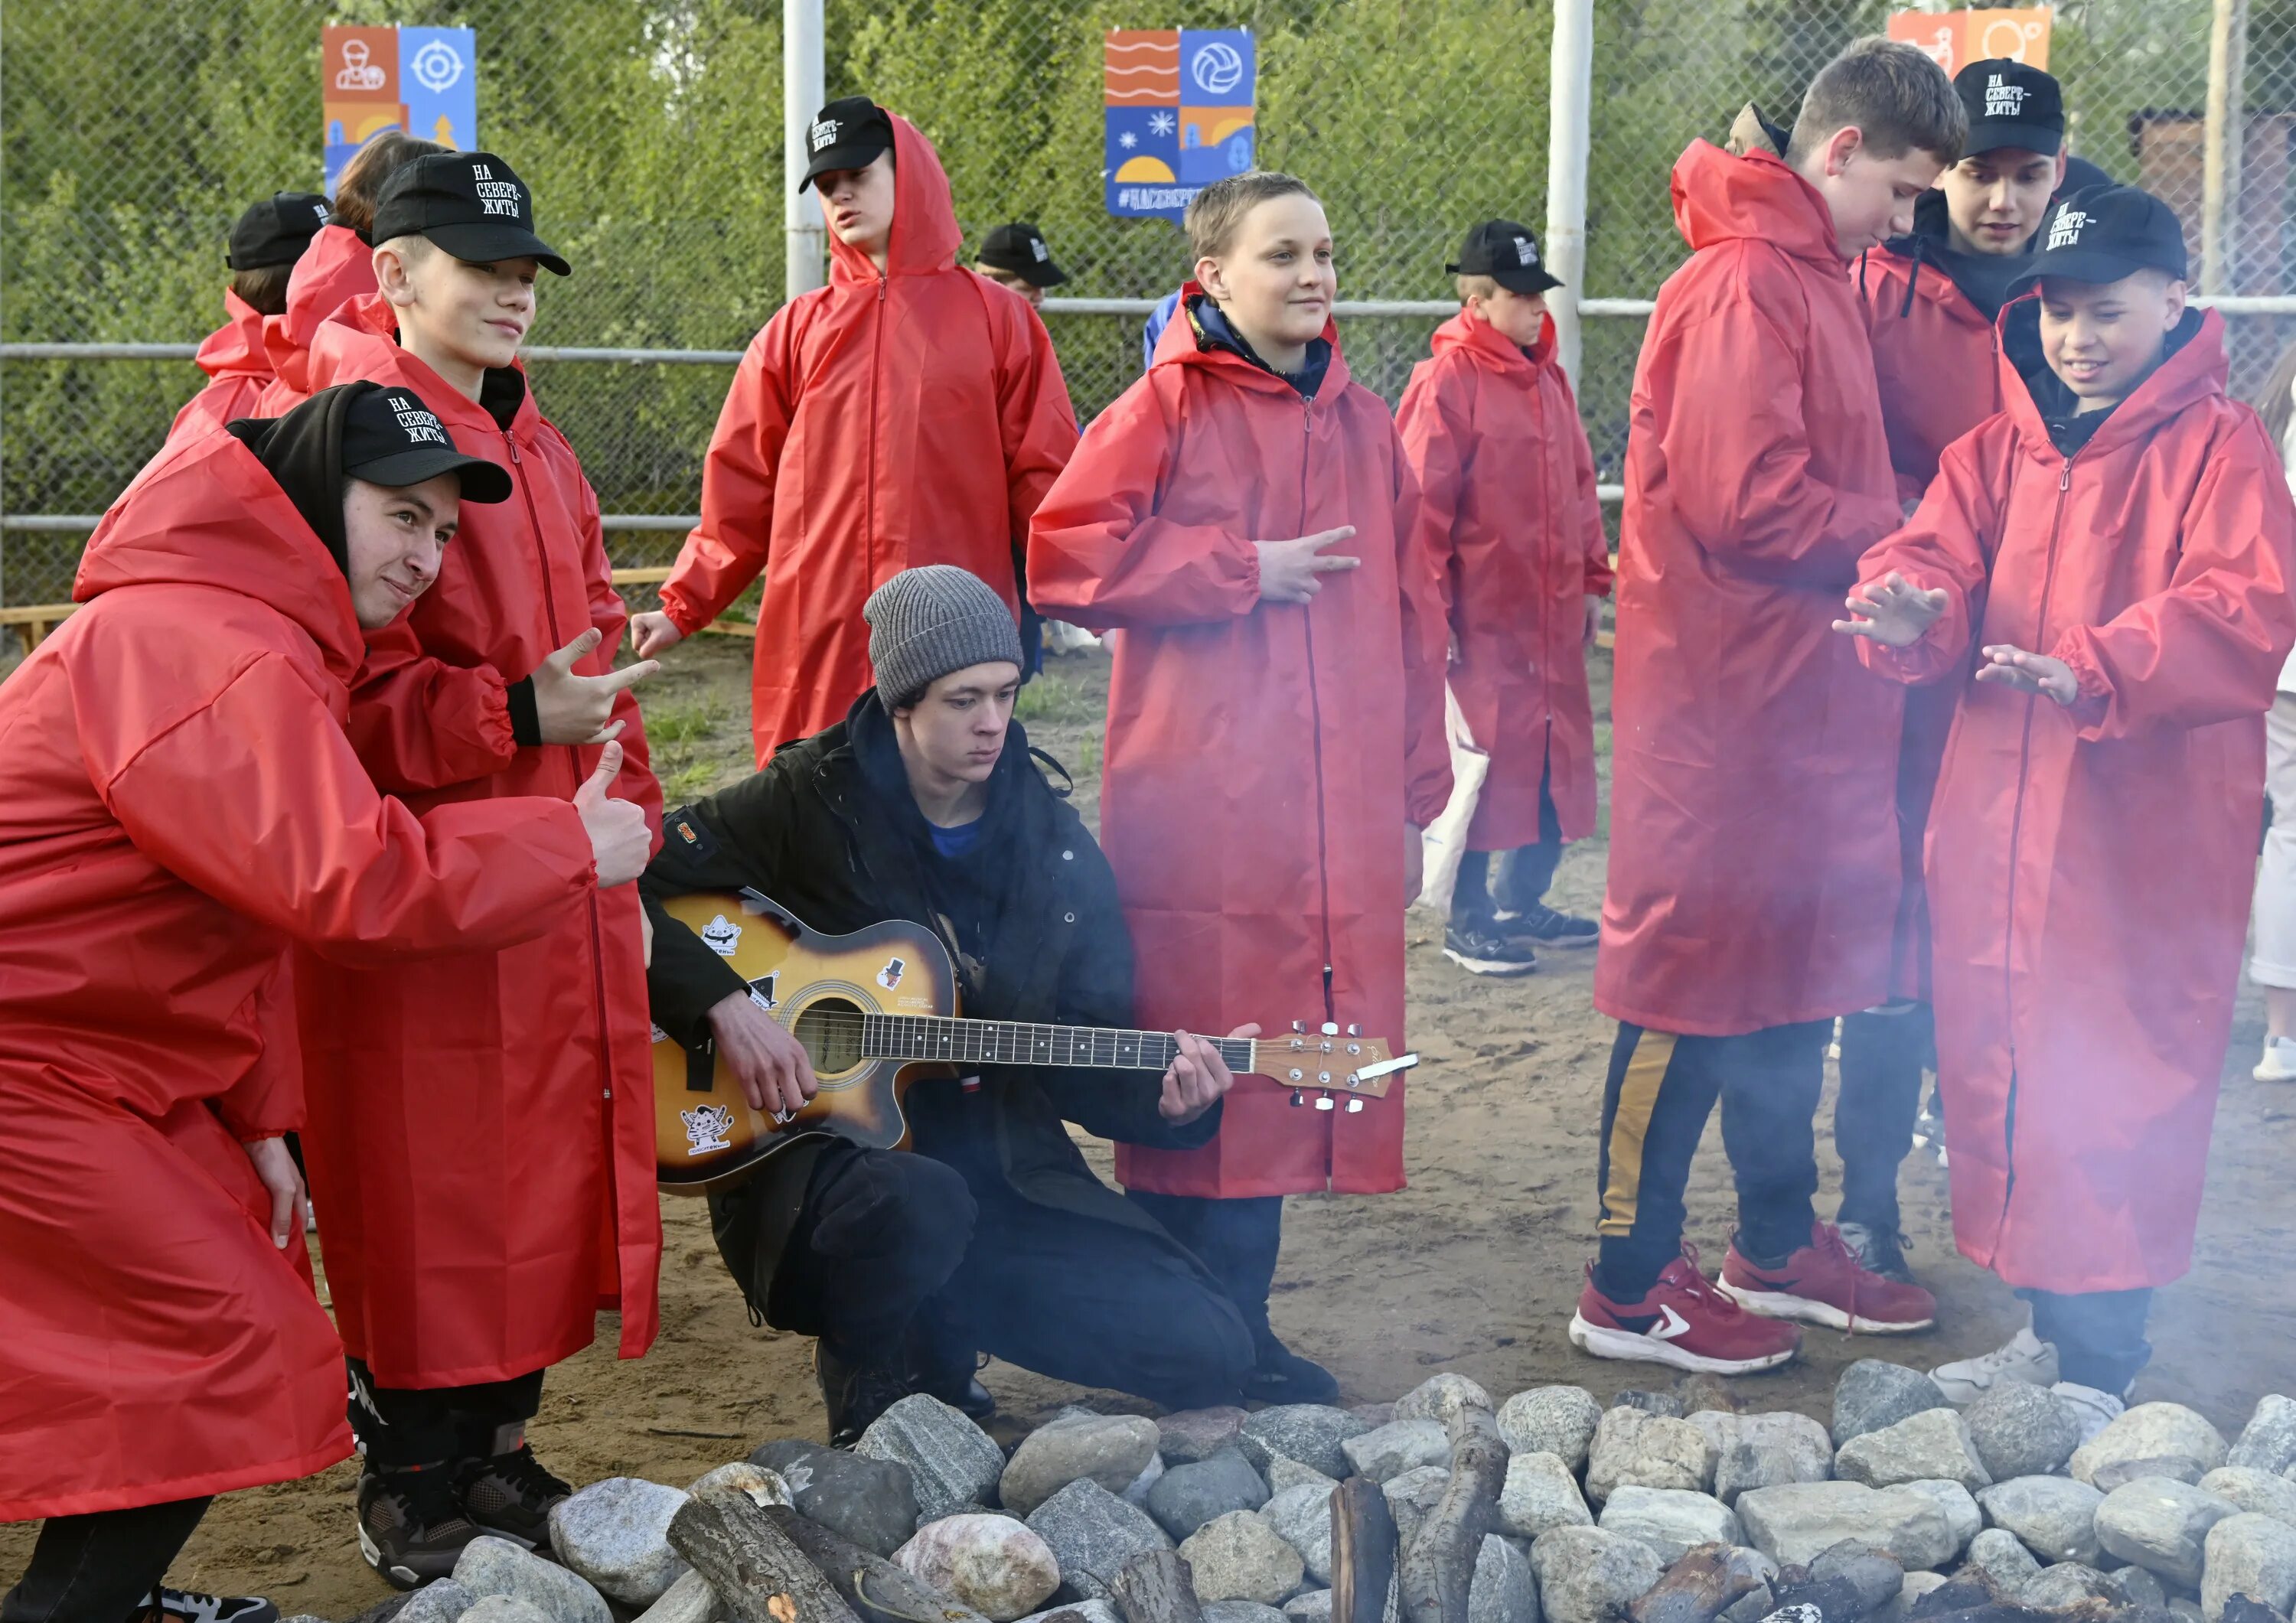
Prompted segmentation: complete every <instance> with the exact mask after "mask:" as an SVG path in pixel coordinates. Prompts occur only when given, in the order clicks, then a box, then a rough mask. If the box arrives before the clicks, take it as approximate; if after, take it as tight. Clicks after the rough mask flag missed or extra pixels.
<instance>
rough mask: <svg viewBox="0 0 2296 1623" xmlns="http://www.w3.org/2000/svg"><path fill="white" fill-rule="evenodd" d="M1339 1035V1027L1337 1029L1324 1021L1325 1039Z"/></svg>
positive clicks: (1329, 1022)
mask: <svg viewBox="0 0 2296 1623" xmlns="http://www.w3.org/2000/svg"><path fill="white" fill-rule="evenodd" d="M1339 1034H1340V1029H1339V1027H1337V1026H1336V1025H1334V1024H1333V1023H1332V1022H1331V1021H1324V1036H1325V1037H1337V1036H1339Z"/></svg>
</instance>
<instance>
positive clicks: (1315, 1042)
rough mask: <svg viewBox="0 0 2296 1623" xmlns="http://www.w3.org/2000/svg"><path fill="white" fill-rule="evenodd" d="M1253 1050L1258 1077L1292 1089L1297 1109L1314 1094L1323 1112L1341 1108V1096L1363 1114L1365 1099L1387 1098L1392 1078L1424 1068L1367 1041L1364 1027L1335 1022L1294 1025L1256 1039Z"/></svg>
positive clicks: (1381, 1044)
mask: <svg viewBox="0 0 2296 1623" xmlns="http://www.w3.org/2000/svg"><path fill="white" fill-rule="evenodd" d="M1251 1049H1252V1064H1251V1070H1252V1074H1253V1075H1255V1076H1262V1077H1267V1078H1271V1079H1273V1080H1274V1081H1275V1083H1276V1084H1277V1086H1283V1087H1288V1088H1290V1089H1291V1090H1292V1103H1294V1104H1298V1105H1305V1104H1306V1103H1307V1102H1308V1098H1309V1097H1310V1096H1311V1095H1312V1096H1313V1097H1314V1099H1315V1102H1316V1109H1317V1110H1319V1111H1329V1110H1336V1109H1338V1108H1339V1104H1338V1101H1339V1100H1340V1098H1341V1097H1345V1098H1346V1099H1347V1101H1348V1103H1347V1108H1348V1110H1349V1111H1360V1110H1361V1109H1363V1102H1364V1101H1365V1099H1367V1098H1368V1099H1384V1098H1386V1097H1387V1090H1388V1081H1389V1078H1391V1077H1395V1076H1398V1075H1400V1074H1401V1073H1402V1072H1404V1071H1406V1070H1410V1069H1411V1068H1412V1067H1413V1066H1415V1065H1416V1064H1418V1063H1419V1056H1418V1055H1417V1054H1415V1053H1406V1054H1402V1055H1399V1056H1398V1055H1397V1054H1396V1053H1394V1052H1393V1051H1392V1050H1391V1049H1390V1048H1389V1046H1388V1045H1387V1043H1386V1042H1385V1041H1384V1040H1383V1039H1382V1038H1379V1037H1365V1036H1364V1034H1363V1029H1362V1028H1361V1027H1359V1026H1348V1027H1344V1028H1342V1027H1341V1026H1337V1025H1334V1024H1333V1023H1332V1022H1331V1021H1324V1022H1323V1023H1322V1024H1321V1025H1318V1026H1316V1027H1315V1028H1314V1029H1309V1027H1308V1023H1307V1022H1306V1021H1292V1029H1291V1030H1290V1031H1288V1032H1285V1033H1283V1035H1281V1036H1278V1037H1259V1038H1256V1039H1254V1041H1253V1043H1252V1045H1251Z"/></svg>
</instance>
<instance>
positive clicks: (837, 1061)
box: [796, 997, 863, 1078]
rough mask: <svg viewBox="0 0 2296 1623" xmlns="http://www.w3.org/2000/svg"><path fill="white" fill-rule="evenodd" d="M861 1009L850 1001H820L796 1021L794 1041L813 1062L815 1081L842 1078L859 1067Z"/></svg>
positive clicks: (828, 998)
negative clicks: (795, 1040)
mask: <svg viewBox="0 0 2296 1623" xmlns="http://www.w3.org/2000/svg"><path fill="white" fill-rule="evenodd" d="M862 1020H863V1013H862V1009H861V1005H860V1004H857V1003H855V1002H853V1001H852V1000H851V999H849V998H844V997H822V998H816V1000H815V1001H814V1002H812V1003H811V1004H808V1005H807V1006H806V1007H805V1008H804V1009H803V1010H802V1011H801V1012H799V1015H798V1017H797V1027H796V1030H797V1040H798V1042H799V1044H800V1045H803V1047H804V1049H805V1053H806V1057H807V1058H808V1059H809V1060H811V1061H812V1062H813V1074H814V1075H815V1076H816V1077H823V1078H829V1077H841V1076H843V1075H844V1074H845V1073H846V1072H847V1071H849V1070H858V1069H859V1068H860V1065H861V1063H862V1054H861V1031H862Z"/></svg>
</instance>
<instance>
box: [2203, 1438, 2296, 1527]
mask: <svg viewBox="0 0 2296 1623" xmlns="http://www.w3.org/2000/svg"><path fill="white" fill-rule="evenodd" d="M2239 1449H2240V1445H2239V1444H2237V1443H2235V1444H2234V1445H2233V1451H2234V1452H2235V1453H2238V1452H2239ZM2200 1486H2201V1491H2202V1493H2204V1494H2214V1495H2215V1496H2217V1497H2218V1498H2219V1499H2229V1500H2231V1501H2232V1503H2233V1504H2234V1505H2235V1508H2237V1509H2240V1510H2244V1511H2253V1512H2256V1513H2257V1514H2259V1515H2261V1516H2271V1517H2273V1518H2275V1519H2276V1520H2278V1521H2284V1522H2286V1523H2287V1524H2288V1525H2289V1526H2290V1527H2296V1480H2291V1479H2289V1478H2287V1477H2284V1476H2276V1475H2275V1474H2273V1473H2272V1472H2271V1471H2266V1470H2264V1469H2263V1468H2262V1467H2261V1466H2257V1465H2219V1466H2218V1467H2217V1468H2216V1469H2215V1470H2214V1471H2210V1472H2209V1474H2208V1475H2206V1476H2204V1477H2202V1479H2201V1484H2200Z"/></svg>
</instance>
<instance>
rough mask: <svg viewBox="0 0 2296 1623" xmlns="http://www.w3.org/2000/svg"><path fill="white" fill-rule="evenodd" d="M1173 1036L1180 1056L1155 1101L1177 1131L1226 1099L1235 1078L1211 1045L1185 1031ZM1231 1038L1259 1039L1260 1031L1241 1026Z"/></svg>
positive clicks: (1166, 1074)
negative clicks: (1160, 1095) (1161, 1093)
mask: <svg viewBox="0 0 2296 1623" xmlns="http://www.w3.org/2000/svg"><path fill="white" fill-rule="evenodd" d="M1172 1035H1173V1036H1174V1037H1176V1038H1177V1039H1178V1041H1179V1045H1180V1052H1179V1054H1178V1057H1177V1058H1176V1059H1174V1060H1173V1062H1172V1068H1171V1069H1170V1070H1167V1071H1166V1072H1165V1073H1164V1096H1163V1097H1162V1098H1160V1099H1159V1100H1157V1101H1156V1113H1157V1114H1158V1115H1160V1116H1161V1117H1163V1119H1165V1120H1167V1121H1169V1122H1170V1123H1171V1124H1172V1125H1173V1126H1174V1127H1186V1126H1187V1125H1188V1123H1190V1122H1192V1121H1193V1120H1194V1119H1196V1118H1197V1117H1199V1116H1201V1115H1202V1114H1203V1113H1204V1112H1205V1111H1208V1110H1210V1109H1211V1108H1212V1106H1213V1105H1215V1104H1218V1102H1220V1101H1221V1100H1222V1099H1223V1098H1225V1097H1226V1095H1227V1090H1228V1089H1230V1088H1231V1087H1234V1086H1235V1076H1234V1073H1233V1072H1232V1071H1230V1070H1228V1068H1227V1062H1226V1060H1223V1059H1221V1058H1220V1052H1219V1049H1218V1047H1216V1046H1215V1045H1212V1044H1211V1043H1210V1042H1208V1041H1206V1040H1205V1039H1204V1038H1202V1037H1190V1036H1189V1035H1188V1034H1187V1033H1186V1032H1185V1031H1176V1032H1174V1033H1173V1034H1172ZM1228 1035H1229V1036H1230V1037H1258V1036H1259V1027H1258V1026H1257V1025H1247V1026H1238V1027H1237V1028H1236V1029H1234V1030H1233V1031H1231V1032H1229V1033H1228Z"/></svg>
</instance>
